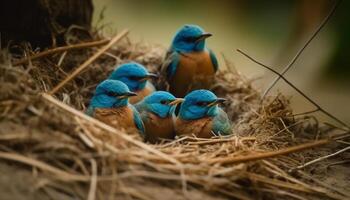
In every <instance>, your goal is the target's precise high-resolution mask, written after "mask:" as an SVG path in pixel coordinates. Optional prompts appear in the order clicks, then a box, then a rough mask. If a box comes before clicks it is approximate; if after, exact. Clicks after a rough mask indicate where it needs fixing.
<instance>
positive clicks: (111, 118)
mask: <svg viewBox="0 0 350 200" xmlns="http://www.w3.org/2000/svg"><path fill="white" fill-rule="evenodd" d="M94 117H95V118H96V119H98V120H100V121H102V122H104V123H106V124H108V125H110V126H112V127H114V128H117V129H124V130H129V129H130V128H131V129H136V126H135V122H134V114H133V110H132V109H131V108H130V107H129V106H124V107H121V108H97V109H95V113H94Z"/></svg>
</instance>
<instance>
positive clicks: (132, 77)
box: [108, 62, 158, 104]
mask: <svg viewBox="0 0 350 200" xmlns="http://www.w3.org/2000/svg"><path fill="white" fill-rule="evenodd" d="M156 77H158V76H157V75H156V74H153V73H150V72H148V71H147V69H146V68H145V67H144V66H142V65H141V64H139V63H136V62H129V63H125V64H122V65H120V66H119V67H117V68H116V69H115V70H114V71H113V72H112V74H111V75H110V76H109V78H108V79H112V80H118V81H121V82H123V83H125V84H126V85H127V86H128V87H129V89H130V90H131V91H132V92H135V93H136V94H137V96H133V97H130V100H129V101H130V103H131V104H135V103H137V102H139V101H141V100H142V99H143V98H144V97H146V96H148V95H150V94H151V93H152V92H154V91H155V90H156V89H155V87H154V86H153V84H152V83H151V82H150V81H149V80H150V79H152V78H156Z"/></svg>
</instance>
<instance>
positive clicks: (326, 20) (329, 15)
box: [261, 0, 341, 99]
mask: <svg viewBox="0 0 350 200" xmlns="http://www.w3.org/2000/svg"><path fill="white" fill-rule="evenodd" d="M340 2H341V0H339V1H337V2H336V3H335V5H334V6H333V8H332V9H331V11H330V12H329V13H328V15H327V16H326V18H324V20H323V21H322V22H321V24H320V25H319V26H318V28H317V29H316V30H315V32H314V33H313V34H312V35H311V37H310V38H309V39H308V40H307V41H306V43H305V44H304V46H302V47H301V49H300V50H299V51H298V52H297V54H296V55H295V56H294V58H293V59H292V60H291V61H290V63H289V64H288V65H287V66H286V67H285V68H284V69H283V71H282V72H281V73H280V74H281V75H282V76H283V75H284V74H285V73H286V72H287V71H288V70H289V69H290V68H291V67H292V66H293V65H294V63H295V62H296V61H297V60H298V58H299V57H300V55H301V54H302V53H303V52H304V50H305V48H306V47H307V46H309V44H310V43H311V41H312V40H313V39H314V38H315V37H316V36H317V35H318V33H319V32H320V31H321V30H322V28H323V27H324V26H325V25H326V24H327V22H328V21H329V19H330V18H331V17H332V16H333V14H334V13H335V11H336V9H337V7H338V5H339V4H340ZM280 78H281V77H280V76H277V77H276V78H275V80H274V81H273V82H272V83H271V84H270V86H269V87H268V88H267V89H266V90H265V92H264V93H263V95H262V97H261V98H262V99H264V98H265V96H266V95H267V93H269V91H270V90H271V89H272V88H273V86H275V84H276V83H277V82H278V81H279V80H280Z"/></svg>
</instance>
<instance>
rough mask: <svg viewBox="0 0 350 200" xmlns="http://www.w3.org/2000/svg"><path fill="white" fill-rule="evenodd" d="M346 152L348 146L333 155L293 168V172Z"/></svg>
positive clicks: (349, 147)
mask: <svg viewBox="0 0 350 200" xmlns="http://www.w3.org/2000/svg"><path fill="white" fill-rule="evenodd" d="M347 150H350V146H347V147H345V148H344V149H341V150H339V151H337V152H335V153H332V154H329V155H326V156H322V157H319V158H317V159H315V160H312V161H309V162H307V163H305V164H303V165H300V166H298V167H296V168H294V169H293V170H299V169H303V168H305V167H307V166H309V165H312V164H314V163H316V162H320V161H322V160H325V159H327V158H330V157H333V156H336V155H338V154H340V153H343V152H345V151H347Z"/></svg>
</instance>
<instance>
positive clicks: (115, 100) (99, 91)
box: [91, 80, 136, 108]
mask: <svg viewBox="0 0 350 200" xmlns="http://www.w3.org/2000/svg"><path fill="white" fill-rule="evenodd" d="M131 96H136V94H135V93H133V92H131V91H130V90H129V88H128V86H126V85H125V84H124V83H123V82H121V81H117V80H105V81H103V82H101V83H100V84H99V85H98V86H97V87H96V91H95V95H94V96H93V97H92V100H91V106H93V107H95V108H116V107H123V106H126V105H128V99H129V97H131Z"/></svg>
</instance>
